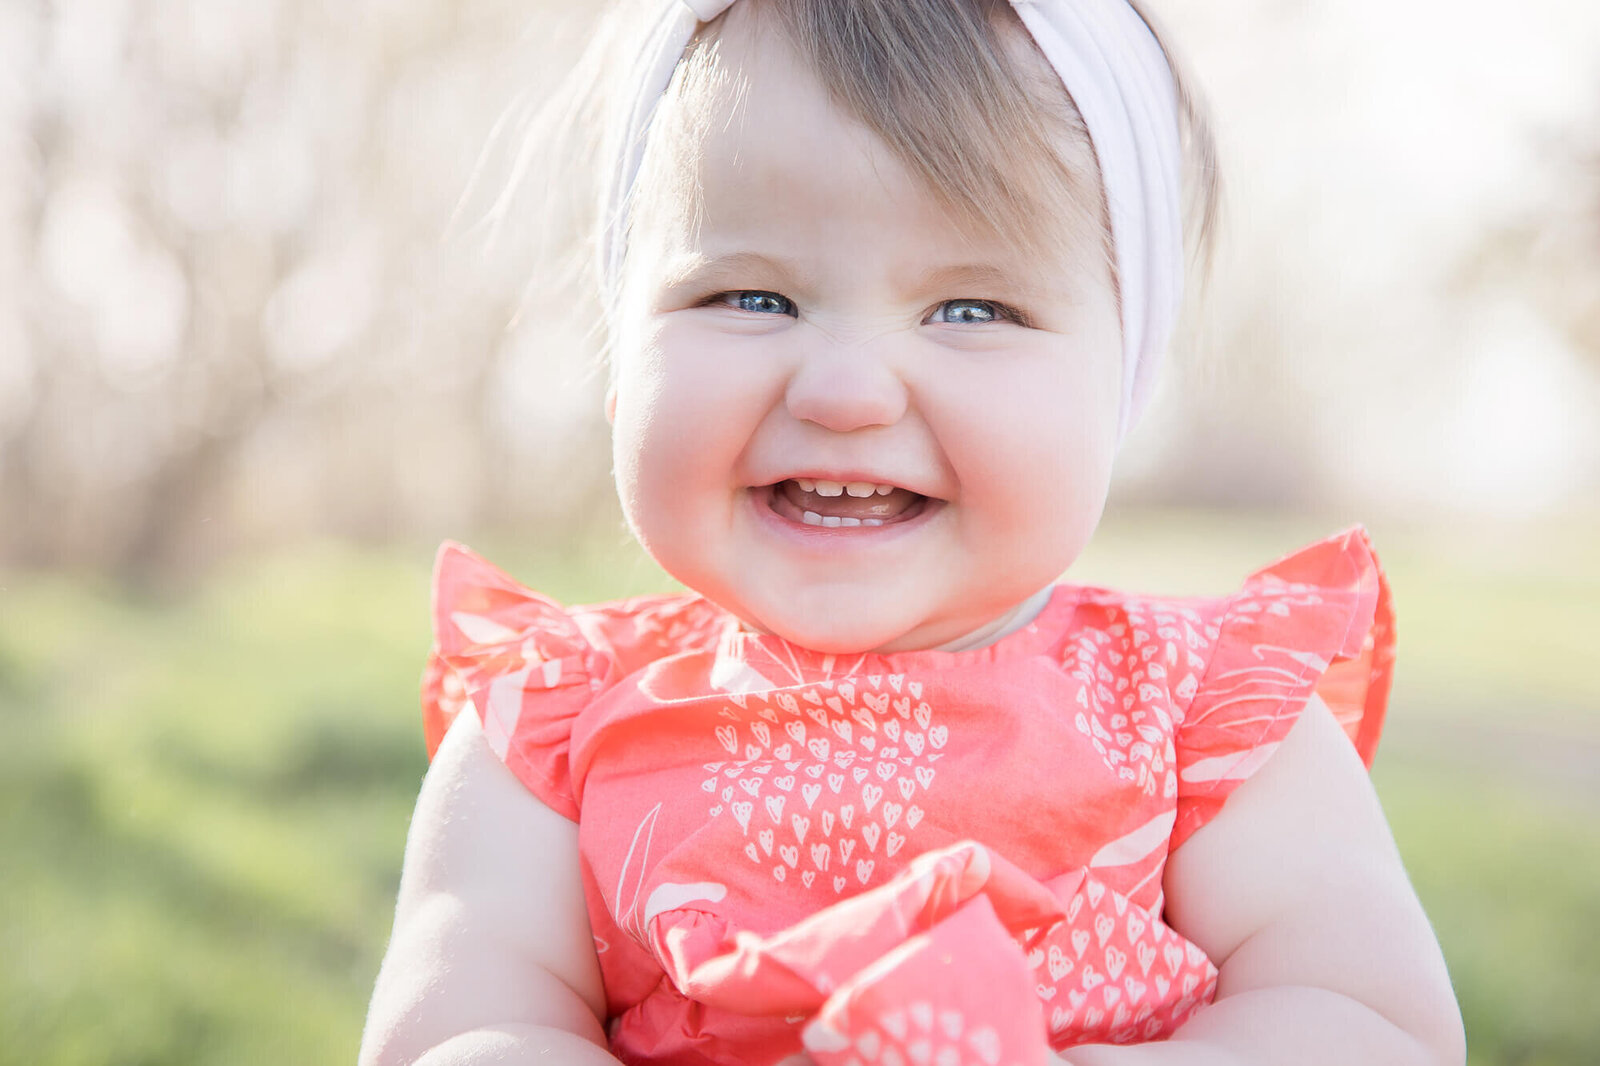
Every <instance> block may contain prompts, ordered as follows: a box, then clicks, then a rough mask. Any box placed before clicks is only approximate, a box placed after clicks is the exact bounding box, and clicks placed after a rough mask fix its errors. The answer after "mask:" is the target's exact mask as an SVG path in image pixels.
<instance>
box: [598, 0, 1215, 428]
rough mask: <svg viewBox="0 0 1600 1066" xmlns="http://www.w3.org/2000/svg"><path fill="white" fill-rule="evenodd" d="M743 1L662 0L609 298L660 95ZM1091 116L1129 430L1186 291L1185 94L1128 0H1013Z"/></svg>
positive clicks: (605, 259) (623, 177)
mask: <svg viewBox="0 0 1600 1066" xmlns="http://www.w3.org/2000/svg"><path fill="white" fill-rule="evenodd" d="M733 2H734V0H660V10H659V13H658V15H657V21H656V23H655V25H654V27H653V29H652V31H651V32H650V34H649V35H648V37H646V38H645V40H644V45H643V48H644V54H643V55H642V56H641V57H640V59H639V62H638V63H637V69H639V70H641V71H643V72H644V76H643V78H642V80H641V82H640V84H639V85H638V86H637V87H636V91H635V93H634V94H633V95H632V96H631V97H630V98H629V104H628V106H627V108H626V112H625V115H624V118H623V121H624V127H625V128H624V129H623V130H622V131H621V135H620V137H619V138H618V140H617V142H616V143H617V145H618V149H619V153H618V158H617V159H616V161H615V168H614V170H613V172H612V174H611V176H610V179H609V181H608V183H607V185H606V195H605V198H604V203H603V205H602V221H603V227H604V228H603V231H602V234H601V247H600V260H601V278H602V286H603V288H604V289H605V293H604V295H605V303H606V306H607V307H608V308H614V307H615V306H616V305H617V298H618V294H619V292H620V289H621V278H622V266H623V262H624V260H625V258H626V254H627V240H628V238H627V229H628V217H629V202H630V198H631V194H632V191H633V186H634V182H635V181H636V180H637V178H638V176H639V170H640V166H641V165H642V163H643V160H644V154H645V147H646V144H647V141H648V134H649V129H650V123H651V120H652V118H653V117H654V115H655V111H656V106H657V104H658V103H659V102H660V100H661V97H662V95H663V94H664V93H665V92H666V90H667V86H668V84H669V83H670V82H671V80H672V73H673V71H674V70H675V69H676V68H677V65H678V61H679V60H680V59H681V58H682V57H683V53H684V49H685V48H687V47H688V44H689V42H690V41H691V40H692V38H693V36H694V33H695V31H696V30H697V29H698V28H699V26H700V24H701V23H702V22H707V21H710V20H711V19H713V18H716V17H717V16H718V15H721V14H722V13H723V12H724V11H726V10H727V9H728V8H729V7H731V6H733ZM1011 6H1012V7H1013V9H1014V10H1015V11H1016V13H1017V15H1018V17H1019V18H1020V19H1021V21H1022V24H1023V25H1024V26H1025V27H1026V28H1027V30H1028V32H1029V33H1030V34H1031V35H1032V37H1033V39H1034V42H1035V43H1036V44H1037V45H1038V47H1039V50H1040V51H1041V52H1042V53H1043V54H1044V56H1045V58H1046V59H1047V60H1049V62H1050V65H1051V66H1052V67H1054V68H1055V71H1056V74H1057V75H1058V76H1059V77H1060V79H1061V83H1062V85H1063V86H1064V87H1065V88H1066V90H1067V94H1068V95H1069V96H1071V98H1072V101H1073V103H1074V105H1075V106H1076V107H1077V109H1078V112H1079V114H1080V115H1082V117H1083V121H1084V126H1085V128H1086V129H1087V130H1088V133H1089V141H1090V143H1091V144H1092V146H1093V148H1094V154H1095V160H1096V162H1097V164H1098V167H1099V170H1100V181H1101V185H1102V187H1103V189H1104V192H1105V198H1106V205H1107V212H1108V214H1109V216H1110V224H1111V238H1112V248H1113V258H1114V263H1115V267H1116V279H1117V287H1118V296H1119V299H1120V301H1121V318H1122V405H1121V412H1120V417H1119V423H1118V424H1119V431H1118V436H1119V439H1120V438H1121V437H1123V436H1126V435H1127V433H1128V431H1129V430H1130V429H1131V428H1132V427H1133V425H1134V423H1135V422H1136V421H1137V420H1138V417H1139V415H1140V414H1141V413H1142V412H1143V411H1144V409H1145V407H1146V406H1147V405H1148V403H1149V401H1150V397H1151V395H1152V393H1153V391H1154V388H1155V382H1156V377H1157V371H1158V369H1159V366H1160V363H1161V359H1162V356H1163V354H1164V353H1165V351H1166V348H1167V344H1168V342H1169V341H1170V340H1171V336H1172V330H1173V326H1174V324H1175V322H1176V321H1177V316H1178V308H1179V304H1180V303H1181V301H1182V298H1183V272H1184V251H1183V212H1182V182H1183V167H1182V147H1181V141H1180V134H1179V122H1178V112H1179V101H1178V94H1177V87H1176V83H1175V81H1174V79H1173V76H1172V68H1171V65H1170V64H1169V63H1168V60H1167V56H1166V53H1165V52H1164V51H1163V50H1162V48H1161V44H1160V42H1159V41H1158V40H1157V39H1156V37H1155V35H1154V34H1153V33H1152V32H1151V30H1150V27H1149V26H1148V25H1147V24H1146V23H1145V21H1144V19H1143V18H1142V17H1141V16H1140V15H1139V13H1138V12H1137V11H1135V10H1134V9H1133V8H1132V7H1131V6H1130V5H1129V4H1128V3H1127V0H1011Z"/></svg>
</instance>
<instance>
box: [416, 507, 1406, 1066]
mask: <svg viewBox="0 0 1600 1066" xmlns="http://www.w3.org/2000/svg"><path fill="white" fill-rule="evenodd" d="M434 634H435V646H434V650H433V654H432V656H431V658H430V661H429V667H428V670H427V673H426V677H425V684H424V697H423V710H424V722H425V727H426V735H427V739H428V745H429V751H430V753H431V752H432V751H433V750H434V749H435V748H436V747H437V745H438V743H439V741H440V740H441V739H442V737H443V735H444V732H445V730H446V729H447V728H448V727H449V724H450V722H451V721H452V720H453V719H454V718H455V716H456V715H458V714H460V713H462V712H464V711H467V710H469V709H470V710H471V711H473V712H475V713H476V714H477V715H478V716H479V717H480V718H481V720H482V722H483V729H484V734H485V736H486V737H487V738H488V741H489V744H490V745H491V747H492V748H493V749H494V751H495V752H496V754H497V755H498V756H499V757H500V758H501V759H502V760H503V761H504V763H505V764H506V766H507V767H508V768H510V770H511V772H512V773H513V774H515V775H516V777H517V778H518V779H519V780H520V781H521V782H522V783H523V784H524V785H525V786H526V787H527V788H528V789H529V791H530V792H532V793H533V795H535V796H536V797H538V798H539V799H540V800H541V801H543V802H544V803H545V804H546V805H548V806H549V807H550V808H551V809H553V810H555V811H557V812H559V813H561V814H563V815H565V816H566V817H568V818H570V819H573V820H575V821H576V822H577V823H578V846H579V850H580V857H581V859H582V864H581V865H582V869H583V872H584V891H585V897H586V901H587V905H588V909H589V919H590V923H591V926H592V928H593V931H594V936H595V950H596V952H597V954H598V958H599V962H600V970H601V976H602V978H603V980H604V984H605V992H606V1006H607V1014H608V1019H609V1030H608V1031H609V1036H610V1041H611V1048H612V1051H613V1053H614V1054H616V1055H617V1056H618V1057H619V1058H620V1059H621V1060H622V1061H624V1062H628V1063H670V1064H678V1066H691V1064H692V1066H700V1064H706V1063H727V1064H740V1066H751V1064H760V1063H767V1062H778V1061H781V1060H782V1059H783V1058H784V1057H786V1056H788V1055H791V1054H795V1053H797V1052H799V1051H801V1050H802V1049H806V1050H808V1051H809V1053H810V1054H811V1056H812V1057H813V1058H814V1059H816V1060H817V1061H818V1062H819V1063H820V1064H822V1066H844V1064H847V1063H849V1062H851V1061H852V1060H856V1061H860V1062H869V1061H892V1060H893V1059H892V1057H889V1058H888V1059H887V1060H886V1059H885V1058H884V1057H883V1055H884V1053H885V1049H892V1050H893V1051H894V1054H895V1055H897V1056H899V1057H900V1058H901V1059H902V1060H903V1061H905V1062H914V1061H930V1062H944V1061H949V1062H961V1063H968V1062H981V1063H986V1064H988V1066H997V1064H1000V1063H1030V1064H1031V1063H1038V1062H1043V1061H1044V1059H1043V1056H1044V1055H1045V1054H1046V1053H1047V1051H1048V1049H1051V1048H1054V1049H1057V1050H1064V1049H1066V1048H1068V1047H1071V1046H1073V1045H1075V1044H1081V1043H1086V1042H1106V1041H1110V1042H1131V1041H1144V1040H1154V1039H1161V1038H1163V1037H1165V1036H1168V1035H1170V1034H1171V1033H1172V1032H1174V1031H1175V1030H1176V1029H1177V1028H1178V1027H1179V1026H1180V1025H1182V1024H1183V1022H1184V1021H1186V1020H1187V1019H1188V1018H1189V1017H1191V1016H1192V1015H1193V1014H1194V1013H1195V1012H1196V1011H1199V1010H1203V1009H1205V1006H1206V1004H1207V1003H1209V1002H1210V1000H1211V998H1212V997H1213V995H1214V992H1215V987H1216V977H1217V971H1216V968H1215V966H1213V964H1212V961H1211V960H1210V959H1208V958H1207V957H1206V955H1205V952H1204V951H1203V950H1201V948H1199V947H1198V946H1197V945H1195V944H1194V943H1192V942H1190V941H1189V940H1187V939H1186V938H1185V937H1184V936H1183V935H1182V934H1181V932H1180V931H1178V930H1176V929H1173V928H1171V927H1170V926H1168V925H1167V924H1166V923H1165V918H1164V902H1165V901H1164V897H1163V893H1162V876H1163V872H1164V870H1165V868H1166V862H1167V858H1168V856H1169V855H1170V854H1171V853H1172V852H1173V851H1174V850H1175V849H1177V848H1179V847H1182V846H1183V845H1184V843H1185V842H1186V841H1187V840H1188V839H1189V838H1190V837H1191V836H1192V835H1193V834H1194V833H1195V832H1197V831H1199V830H1200V829H1202V828H1203V827H1204V826H1205V825H1206V824H1207V823H1208V822H1209V821H1210V820H1211V819H1212V818H1214V817H1216V816H1217V814H1218V813H1219V812H1220V811H1222V809H1223V808H1224V805H1225V803H1226V801H1227V799H1228V797H1229V795H1230V794H1231V793H1232V791H1233V790H1234V789H1235V788H1237V787H1238V786H1239V785H1240V784H1241V783H1242V782H1243V781H1245V780H1247V779H1248V778H1249V777H1250V776H1251V775H1252V774H1253V773H1254V772H1255V771H1256V770H1257V769H1258V768H1259V767H1260V766H1262V765H1263V764H1264V763H1265V762H1266V761H1267V759H1268V758H1270V756H1271V754H1272V752H1273V751H1274V750H1275V749H1276V748H1277V746H1278V745H1279V744H1280V743H1281V742H1282V740H1283V738H1284V737H1285V736H1286V735H1287V734H1288V732H1289V730H1290V728H1291V727H1292V726H1293V724H1294V722H1295V721H1296V720H1297V719H1298V717H1299V714H1300V712H1301V710H1302V708H1303V707H1304V706H1305V703H1306V701H1307V699H1308V698H1309V697H1310V696H1311V694H1312V693H1313V692H1315V693H1317V694H1319V695H1320V696H1321V697H1322V698H1323V699H1324V700H1325V701H1326V702H1327V704H1328V705H1329V706H1330V707H1331V708H1332V710H1333V712H1334V715H1335V717H1336V718H1337V719H1338V720H1339V722H1340V724H1341V725H1342V726H1343V728H1344V730H1345V732H1346V734H1347V735H1348V736H1349V738H1350V739H1351V741H1352V743H1354V745H1355V746H1356V749H1357V751H1358V752H1359V753H1360V754H1361V756H1362V758H1363V759H1364V760H1366V761H1367V762H1368V763H1369V764H1370V760H1371V758H1372V755H1373V752H1374V749H1375V747H1376V744H1377V740H1378V734H1379V731H1380V729H1381V727H1382V722H1383V715H1384V709H1385V706H1386V701H1387V697H1388V689H1389V679H1390V676H1391V670H1392V663H1393V651H1394V642H1393V641H1394V628H1393V615H1392V611H1391V608H1390V603H1389V592H1388V586H1387V584H1386V583H1385V581H1384V578H1383V573H1382V570H1381V569H1380V567H1379V566H1378V563H1377V561H1376V559H1375V558H1374V556H1373V554H1372V552H1371V549H1370V545H1369V544H1368V541H1367V538H1366V535H1365V533H1364V532H1363V531H1361V530H1359V529H1353V530H1349V531H1347V532H1344V533H1341V534H1338V535H1336V536H1334V537H1330V538H1328V539H1327V540H1324V541H1321V542H1318V543H1317V544H1313V545H1311V546H1310V547H1308V548H1306V549H1304V550H1302V551H1300V552H1297V553H1295V554H1293V555H1290V556H1288V557H1286V558H1284V559H1282V560H1280V561H1278V562H1277V563H1274V564H1272V565H1271V566H1268V567H1266V568H1264V569H1263V570H1260V571H1258V572H1257V573H1256V574H1254V575H1252V576H1251V577H1250V578H1249V579H1248V580H1247V581H1246V582H1245V583H1244V585H1243V587H1242V588H1241V589H1239V591H1237V592H1234V593H1232V594H1230V595H1226V596H1220V597H1209V598H1187V597H1157V596H1138V595H1130V594H1126V593H1121V592H1117V591H1114V590H1109V589H1100V588H1089V587H1079V586H1072V585H1060V586H1057V587H1056V588H1055V589H1054V590H1053V591H1052V594H1051V597H1050V600H1049V602H1048V603H1047V604H1046V606H1045V607H1044V609H1043V610H1042V611H1041V612H1040V614H1039V615H1038V616H1037V617H1036V618H1035V619H1034V620H1033V621H1032V622H1031V623H1029V624H1028V625H1026V626H1024V627H1023V628H1021V629H1019V630H1017V631H1015V632H1014V633H1011V634H1010V635H1008V636H1006V637H1004V638H1002V639H1001V640H999V641H997V642H995V643H994V644H991V645H988V646H987V647H983V648H976V649H971V650H967V651H955V652H951V651H939V650H926V651H909V652H898V653H892V654H882V655H879V654H862V655H829V654H823V653H820V652H815V651H811V650H809V649H805V648H800V647H797V646H795V645H792V644H789V643H787V642H785V641H783V640H781V639H780V638H777V637H773V636H770V635H763V634H756V633H751V632H748V631H747V630H745V629H744V628H742V627H741V625H740V624H739V622H738V620H737V619H735V618H733V617H731V616H729V615H728V614H726V613H725V612H723V611H722V610H721V609H720V608H717V607H716V606H715V605H713V604H711V603H709V602H707V601H706V600H704V599H702V598H700V597H698V596H695V595H680V596H659V597H644V598H639V599H632V600H625V601H620V602H616V603H609V604H601V605H598V606H591V607H576V608H563V607H561V606H559V605H557V604H555V603H553V602H552V601H550V600H548V599H545V598H544V597H541V596H539V595H538V594H537V593H534V592H532V591H530V590H528V589H526V588H524V587H523V586H521V585H519V584H518V583H517V582H516V581H514V580H513V579H512V578H510V577H508V576H507V575H505V574H504V573H502V572H501V571H499V570H497V569H496V568H494V567H493V566H492V565H490V564H489V563H488V562H486V561H485V560H483V559H481V558H479V557H478V556H476V555H473V554H472V553H471V552H469V551H467V550H466V549H464V548H461V547H459V546H456V545H446V546H445V547H444V548H443V549H442V550H441V552H440V556H439V561H438V566H437V571H436V574H435V588H434ZM528 906H529V907H538V906H540V903H539V901H538V900H533V899H530V900H529V902H528ZM925 1052H926V1053H928V1054H929V1055H931V1056H932V1057H931V1058H927V1059H924V1058H923V1057H922V1056H923V1054H924V1053H925ZM940 1056H943V1057H940Z"/></svg>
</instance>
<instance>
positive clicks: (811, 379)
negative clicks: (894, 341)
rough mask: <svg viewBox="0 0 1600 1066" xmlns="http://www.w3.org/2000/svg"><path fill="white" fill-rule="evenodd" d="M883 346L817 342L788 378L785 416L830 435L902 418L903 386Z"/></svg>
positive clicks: (889, 424) (904, 390)
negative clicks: (812, 425) (787, 412)
mask: <svg viewBox="0 0 1600 1066" xmlns="http://www.w3.org/2000/svg"><path fill="white" fill-rule="evenodd" d="M882 347H883V343H882V342H879V343H877V344H873V343H864V344H851V345H844V344H834V343H829V342H826V341H819V342H818V345H817V348H815V349H813V350H812V351H810V352H808V353H807V355H806V357H805V358H804V359H803V360H802V361H801V363H800V365H799V366H798V368H796V370H795V372H794V375H793V376H792V377H791V378H790V379H789V387H788V389H787V391H786V392H785V401H786V402H787V404H788V408H789V413H790V414H791V415H793V416H794V417H795V418H798V419H800V420H801V421H802V422H812V423H815V424H816V425H819V426H821V427H823V428H824V429H829V430H832V431H833V432H835V433H849V432H850V431H851V430H856V429H865V428H867V427H869V426H892V425H894V424H895V423H896V422H898V421H900V419H901V417H902V416H903V415H904V414H905V413H906V403H907V395H906V386H905V383H904V382H903V381H901V379H900V375H899V374H898V373H896V372H895V370H894V368H893V367H892V366H891V365H890V364H889V362H887V361H886V359H885V356H886V355H887V353H886V352H883V351H880V350H879V349H881V348H882Z"/></svg>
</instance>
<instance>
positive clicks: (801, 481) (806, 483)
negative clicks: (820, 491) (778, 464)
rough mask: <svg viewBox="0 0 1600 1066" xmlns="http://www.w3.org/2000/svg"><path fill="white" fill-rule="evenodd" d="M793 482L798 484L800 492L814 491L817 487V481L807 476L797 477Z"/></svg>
mask: <svg viewBox="0 0 1600 1066" xmlns="http://www.w3.org/2000/svg"><path fill="white" fill-rule="evenodd" d="M794 483H795V484H796V485H799V486H800V491H801V492H814V491H815V490H816V487H817V483H816V482H815V481H812V480H811V479H810V478H808V477H797V478H795V479H794Z"/></svg>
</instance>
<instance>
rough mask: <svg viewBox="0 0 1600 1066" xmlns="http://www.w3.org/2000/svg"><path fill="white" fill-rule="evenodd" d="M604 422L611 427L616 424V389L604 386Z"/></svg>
mask: <svg viewBox="0 0 1600 1066" xmlns="http://www.w3.org/2000/svg"><path fill="white" fill-rule="evenodd" d="M606 421H607V422H609V423H611V424H612V425H613V426H614V425H616V424H617V387H616V386H615V385H608V386H606Z"/></svg>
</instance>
